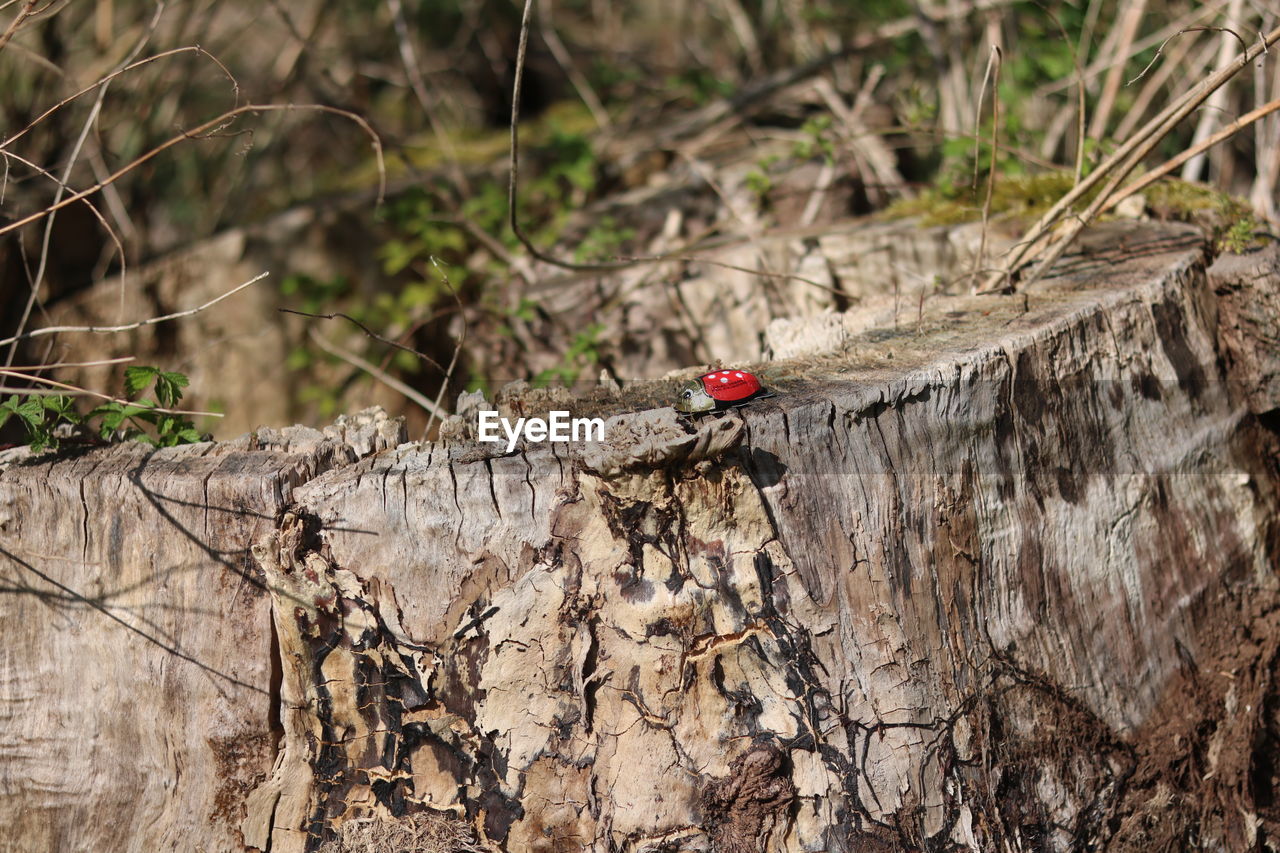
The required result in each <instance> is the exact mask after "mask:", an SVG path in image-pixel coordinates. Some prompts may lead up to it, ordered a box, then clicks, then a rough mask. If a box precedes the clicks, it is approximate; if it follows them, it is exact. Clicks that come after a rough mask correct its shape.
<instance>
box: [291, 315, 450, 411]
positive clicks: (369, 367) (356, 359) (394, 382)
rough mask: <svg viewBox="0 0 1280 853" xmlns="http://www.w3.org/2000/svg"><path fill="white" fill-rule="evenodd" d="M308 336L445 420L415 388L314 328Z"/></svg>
mask: <svg viewBox="0 0 1280 853" xmlns="http://www.w3.org/2000/svg"><path fill="white" fill-rule="evenodd" d="M307 336H308V337H310V338H311V340H313V341H315V344H316V346H318V347H320V349H322V350H324V351H325V352H327V353H329V355H332V356H334V357H335V358H340V359H342V360H343V361H345V362H346V363H347V364H350V365H351V366H352V367H355V368H358V369H360V370H363V371H364V372H365V373H367V374H369V375H370V376H372V377H373V378H374V379H376V380H378V381H379V382H381V383H382V384H383V385H386V386H387V387H389V388H391V389H393V390H395V391H399V392H400V393H401V394H403V395H404V396H405V397H407V398H409V399H410V400H412V401H413V402H415V403H417V404H418V405H419V406H421V407H422V408H423V409H424V410H426V411H427V413H428V414H431V415H434V416H437V417H439V418H440V419H441V420H443V419H444V418H445V415H443V414H442V413H441V412H440V410H439V409H437V408H436V406H435V404H434V403H432V402H431V401H430V400H428V399H427V398H426V397H424V396H422V394H420V393H418V392H417V391H416V390H414V389H413V388H410V387H409V386H408V385H406V384H405V383H403V382H401V381H400V380H399V379H396V378H395V377H394V376H392V375H390V374H388V373H386V372H385V371H383V370H380V369H378V366H377V365H374V364H370V363H369V362H367V361H365V360H364V359H363V358H361V357H360V356H358V355H356V354H355V353H353V352H348V351H347V350H345V349H343V348H342V347H340V346H338V345H337V344H335V343H333V342H331V341H327V340H325V339H324V337H323V336H322V335H321V334H320V333H319V332H317V331H316V330H315V328H314V327H313V328H310V329H308V330H307Z"/></svg>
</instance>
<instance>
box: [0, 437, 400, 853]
mask: <svg viewBox="0 0 1280 853" xmlns="http://www.w3.org/2000/svg"><path fill="white" fill-rule="evenodd" d="M358 420H359V418H354V419H345V418H344V419H343V421H344V422H347V421H350V423H348V424H340V425H338V426H337V428H330V429H329V430H328V431H327V433H328V434H327V435H325V434H322V433H320V432H318V431H316V430H307V429H301V428H298V429H292V430H286V431H283V432H275V431H269V430H264V431H263V432H262V433H260V434H259V435H258V436H257V438H256V440H252V441H251V440H250V439H249V438H245V439H241V440H239V441H234V442H224V443H221V444H203V445H196V446H193V447H187V448H174V449H168V450H152V449H148V448H146V447H144V446H142V445H138V444H128V445H123V446H121V447H118V448H114V449H111V450H109V451H94V452H86V453H69V454H66V455H64V456H62V457H60V458H58V459H57V460H56V461H35V460H32V461H26V462H18V461H9V462H8V464H4V465H0V591H2V593H3V594H0V625H2V626H3V637H4V642H3V646H2V648H0V826H3V827H4V828H5V829H4V832H3V833H2V834H0V850H6V851H24V853H25V851H31V853H36V851H81V850H138V851H158V850H190V851H197V850H203V851H210V853H214V851H218V853H221V851H228V850H240V849H243V845H242V843H241V836H240V832H239V826H238V824H239V821H240V819H241V815H242V814H243V811H244V798H245V795H246V794H247V793H248V791H249V790H250V789H251V788H252V787H253V785H255V784H257V783H258V782H259V781H260V780H261V778H262V777H263V774H264V773H265V772H266V771H267V770H269V769H270V767H271V764H272V762H273V761H274V759H275V746H276V741H277V740H278V739H279V722H278V720H279V713H280V712H279V710H278V709H277V708H276V707H275V706H276V704H277V702H278V698H279V697H278V691H279V688H278V681H279V679H278V677H276V678H274V679H273V677H272V672H273V670H277V669H278V667H279V663H278V659H277V658H278V655H277V652H276V651H275V648H274V645H275V644H274V641H273V639H272V634H271V630H270V621H271V613H270V599H269V597H268V596H267V595H266V593H265V592H264V590H263V588H262V582H261V574H260V571H259V570H258V568H257V567H256V565H255V564H254V562H253V559H252V557H251V556H250V554H249V543H250V542H252V541H253V540H254V538H255V537H259V536H261V535H263V534H264V533H265V532H266V531H269V530H271V529H273V528H274V526H275V524H276V521H277V519H278V516H279V514H280V512H281V510H282V508H283V507H285V506H287V505H288V504H290V503H291V502H292V500H293V490H294V489H295V488H296V487H297V486H298V485H299V484H300V483H303V482H305V481H307V480H310V479H312V478H313V477H315V476H316V475H317V474H319V473H321V472H323V471H327V470H331V469H333V468H335V467H339V466H341V465H345V464H348V463H350V462H351V461H352V460H354V459H355V457H356V455H357V453H370V452H373V451H374V450H379V449H382V448H385V447H386V446H388V444H390V445H395V444H396V443H398V441H399V436H398V435H397V434H396V432H395V430H394V429H393V428H392V427H393V426H394V425H391V424H388V423H386V422H385V420H383V421H378V422H371V423H366V424H362V425H357V424H356V423H355V422H356V421H358ZM345 426H350V427H351V429H349V430H348V429H346V428H344V427H345ZM18 455H20V453H15V452H12V451H10V452H9V453H7V454H6V456H7V457H14V456H18Z"/></svg>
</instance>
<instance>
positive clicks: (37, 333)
mask: <svg viewBox="0 0 1280 853" xmlns="http://www.w3.org/2000/svg"><path fill="white" fill-rule="evenodd" d="M268 275H270V273H265V272H264V273H259V274H258V275H256V276H254V277H253V278H251V279H249V280H248V281H246V282H245V283H244V284H241V285H238V286H237V287H234V288H232V289H231V290H228V291H227V292H226V293H223V294H222V295H220V296H216V297H214V298H213V299H210V300H209V301H208V302H206V303H204V304H203V305H199V306H197V307H195V308H189V309H187V310H186V311H178V312H177V313H174V314H165V315H164V316H163V317H152V318H150V319H148V320H139V321H138V322H136V323H127V324H125V325H123V326H45V327H44V328H42V329H33V330H32V331H30V332H24V333H22V334H21V335H14V336H13V337H11V338H5V339H4V340H0V346H8V345H9V344H12V343H15V342H17V341H24V340H28V339H30V338H39V337H42V336H44V335H61V334H64V333H72V332H95V333H99V334H102V333H113V332H127V331H129V330H131V329H138V328H141V327H142V326H153V325H155V324H156V323H166V322H168V321H169V320H178V319H180V318H182V317H190V316H191V315H192V314H198V313H200V312H201V311H203V310H205V309H206V308H209V307H211V306H214V305H217V304H218V303H219V302H221V301H222V300H224V299H226V298H227V297H229V296H234V295H236V294H237V293H239V292H240V291H242V290H244V289H245V288H246V287H248V286H250V285H252V284H257V283H258V282H260V281H262V280H263V279H264V278H266V277H267V276H268Z"/></svg>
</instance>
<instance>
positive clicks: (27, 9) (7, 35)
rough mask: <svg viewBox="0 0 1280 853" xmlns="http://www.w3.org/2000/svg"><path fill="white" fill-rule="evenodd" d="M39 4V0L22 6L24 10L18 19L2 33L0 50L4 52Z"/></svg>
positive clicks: (0, 35)
mask: <svg viewBox="0 0 1280 853" xmlns="http://www.w3.org/2000/svg"><path fill="white" fill-rule="evenodd" d="M37 2H38V0H27V2H26V3H23V4H22V8H21V9H19V10H18V15H17V17H15V18H14V19H13V21H12V23H10V24H9V26H8V27H6V28H5V31H4V32H3V33H0V50H4V46H5V45H7V44H8V43H9V39H11V38H13V34H14V33H16V32H17V31H18V27H20V26H22V22H23V21H25V20H26V19H27V18H29V17H30V16H31V14H32V13H33V12H34V11H35V8H36V3H37Z"/></svg>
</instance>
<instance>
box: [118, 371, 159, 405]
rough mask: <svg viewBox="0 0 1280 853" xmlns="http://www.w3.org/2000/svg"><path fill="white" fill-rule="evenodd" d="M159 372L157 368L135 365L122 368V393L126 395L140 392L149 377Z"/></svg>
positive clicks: (148, 380) (148, 383)
mask: <svg viewBox="0 0 1280 853" xmlns="http://www.w3.org/2000/svg"><path fill="white" fill-rule="evenodd" d="M159 372H160V369H159V368H156V367H148V366H146V365H137V366H134V367H126V368H125V369H124V393H125V395H126V396H128V397H132V396H134V395H135V394H140V393H142V391H143V389H145V388H146V387H147V386H148V385H150V384H151V379H152V378H153V377H154V376H155V375H156V374H158V373H159Z"/></svg>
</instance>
